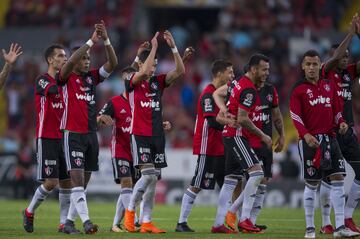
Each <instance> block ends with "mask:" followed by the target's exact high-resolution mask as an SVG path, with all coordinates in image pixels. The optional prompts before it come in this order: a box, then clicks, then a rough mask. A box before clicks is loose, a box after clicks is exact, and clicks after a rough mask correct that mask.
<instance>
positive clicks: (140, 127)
mask: <svg viewBox="0 0 360 239" xmlns="http://www.w3.org/2000/svg"><path fill="white" fill-rule="evenodd" d="M134 75H135V74H131V75H129V78H128V79H126V82H125V87H126V93H127V96H128V99H129V103H130V107H131V113H132V124H131V131H130V133H131V134H134V135H141V136H163V135H164V129H163V112H162V103H161V97H162V94H163V92H164V89H165V87H166V86H167V85H166V83H165V78H166V75H165V74H161V75H157V76H152V77H151V78H150V79H149V80H148V81H145V80H143V81H141V82H139V83H138V84H136V85H134V84H133V82H132V80H133V77H134Z"/></svg>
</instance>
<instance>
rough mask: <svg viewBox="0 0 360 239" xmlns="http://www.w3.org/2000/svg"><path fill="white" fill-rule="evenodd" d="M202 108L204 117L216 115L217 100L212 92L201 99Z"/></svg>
mask: <svg viewBox="0 0 360 239" xmlns="http://www.w3.org/2000/svg"><path fill="white" fill-rule="evenodd" d="M200 104H201V109H202V111H203V115H204V117H209V116H216V115H217V114H216V110H215V101H214V98H213V97H212V94H210V93H206V94H204V95H203V96H202V97H201V99H200Z"/></svg>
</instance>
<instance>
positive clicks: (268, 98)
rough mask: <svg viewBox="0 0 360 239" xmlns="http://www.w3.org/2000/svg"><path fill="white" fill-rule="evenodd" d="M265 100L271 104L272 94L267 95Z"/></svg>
mask: <svg viewBox="0 0 360 239" xmlns="http://www.w3.org/2000/svg"><path fill="white" fill-rule="evenodd" d="M266 99H267V100H268V101H269V102H272V101H273V95H272V94H268V95H267V96H266Z"/></svg>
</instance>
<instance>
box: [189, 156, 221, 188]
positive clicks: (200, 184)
mask: <svg viewBox="0 0 360 239" xmlns="http://www.w3.org/2000/svg"><path fill="white" fill-rule="evenodd" d="M224 162H225V158H224V156H208V155H204V154H201V155H198V160H197V164H196V169H195V175H194V177H193V178H192V180H191V183H190V185H191V186H193V187H195V188H201V189H205V190H213V189H214V188H215V182H218V184H219V187H221V186H222V182H223V181H224ZM220 184H221V185H220Z"/></svg>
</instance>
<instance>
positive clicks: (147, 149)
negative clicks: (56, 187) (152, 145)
mask: <svg viewBox="0 0 360 239" xmlns="http://www.w3.org/2000/svg"><path fill="white" fill-rule="evenodd" d="M139 152H140V153H141V154H142V153H148V154H149V153H150V152H151V151H150V149H149V148H143V147H140V148H139Z"/></svg>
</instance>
